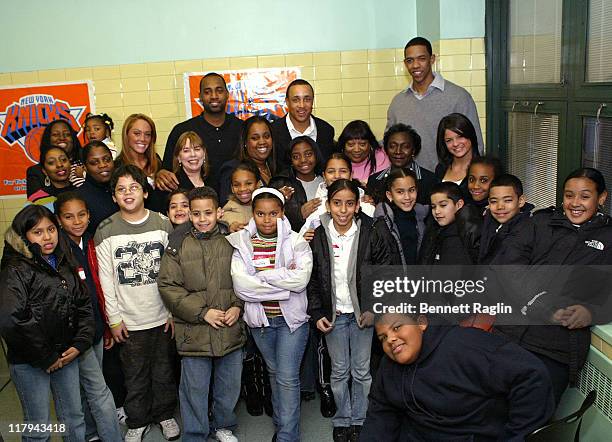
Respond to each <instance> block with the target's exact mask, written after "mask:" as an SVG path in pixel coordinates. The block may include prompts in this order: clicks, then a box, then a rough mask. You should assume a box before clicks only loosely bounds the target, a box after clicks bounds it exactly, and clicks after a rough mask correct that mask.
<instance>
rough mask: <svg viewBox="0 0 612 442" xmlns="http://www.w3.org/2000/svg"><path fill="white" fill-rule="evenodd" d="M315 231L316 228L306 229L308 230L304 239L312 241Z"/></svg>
mask: <svg viewBox="0 0 612 442" xmlns="http://www.w3.org/2000/svg"><path fill="white" fill-rule="evenodd" d="M314 232H315V231H314V229H308V230H306V231H305V232H304V239H305V240H306V241H307V242H310V241H312V238H314Z"/></svg>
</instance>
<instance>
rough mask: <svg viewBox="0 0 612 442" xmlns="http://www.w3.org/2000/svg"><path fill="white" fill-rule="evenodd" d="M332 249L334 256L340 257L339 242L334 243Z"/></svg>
mask: <svg viewBox="0 0 612 442" xmlns="http://www.w3.org/2000/svg"><path fill="white" fill-rule="evenodd" d="M332 250H333V251H334V258H340V246H339V245H338V244H332Z"/></svg>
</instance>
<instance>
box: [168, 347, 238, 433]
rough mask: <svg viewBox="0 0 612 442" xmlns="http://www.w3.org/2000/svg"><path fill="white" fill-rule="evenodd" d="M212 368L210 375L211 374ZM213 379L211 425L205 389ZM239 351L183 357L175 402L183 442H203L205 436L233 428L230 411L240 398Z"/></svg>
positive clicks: (232, 410) (234, 422) (234, 423)
mask: <svg viewBox="0 0 612 442" xmlns="http://www.w3.org/2000/svg"><path fill="white" fill-rule="evenodd" d="M213 366H214V375H213ZM211 376H214V379H213V381H212V382H213V384H212V389H213V393H212V394H213V403H212V417H213V421H212V425H210V423H209V422H208V389H209V385H210V378H211ZM241 376H242V349H239V350H235V351H233V352H231V353H229V354H227V355H225V356H222V357H218V358H208V357H189V356H183V360H182V362H181V383H180V386H179V401H180V406H181V416H182V418H183V435H182V439H181V440H183V441H184V442H191V441H193V442H196V441H200V442H205V441H206V440H208V434H209V432H211V431H216V430H218V429H221V428H228V429H231V430H233V429H234V427H235V426H236V415H235V414H234V408H235V407H236V403H237V402H238V397H239V396H240V377H241Z"/></svg>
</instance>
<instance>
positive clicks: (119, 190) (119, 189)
mask: <svg viewBox="0 0 612 442" xmlns="http://www.w3.org/2000/svg"><path fill="white" fill-rule="evenodd" d="M139 190H142V186H141V185H140V184H132V185H131V186H130V187H128V188H125V187H117V188H116V189H115V193H118V194H119V195H125V194H127V193H136V192H138V191H139Z"/></svg>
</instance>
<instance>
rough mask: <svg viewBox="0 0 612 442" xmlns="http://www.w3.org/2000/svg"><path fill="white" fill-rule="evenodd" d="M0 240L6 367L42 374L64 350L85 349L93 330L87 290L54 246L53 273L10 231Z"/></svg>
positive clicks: (0, 323) (0, 325) (0, 320)
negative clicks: (22, 366) (26, 368)
mask: <svg viewBox="0 0 612 442" xmlns="http://www.w3.org/2000/svg"><path fill="white" fill-rule="evenodd" d="M4 238H5V245H4V255H3V257H2V264H1V265H0V268H1V269H2V270H1V271H0V333H1V334H2V337H3V338H4V340H5V341H6V343H7V346H8V355H7V357H8V361H9V363H11V364H30V365H32V366H34V367H39V368H42V369H47V368H48V367H50V366H51V365H52V364H53V363H54V362H55V361H57V359H58V358H59V357H60V355H61V354H62V353H63V352H64V351H66V350H67V349H68V348H69V347H75V348H76V349H77V350H79V351H80V352H81V353H83V352H84V351H85V350H87V349H88V348H89V347H90V346H91V343H92V341H93V337H94V331H95V326H94V318H93V311H92V306H91V299H90V297H89V294H88V292H87V287H86V286H85V284H84V283H83V281H82V280H81V278H80V277H79V274H78V272H77V270H76V268H75V265H74V264H73V261H72V260H71V259H69V258H68V256H67V255H65V254H64V252H63V250H62V249H61V248H60V246H58V247H57V248H56V253H55V254H56V256H57V269H53V267H51V266H50V265H49V264H48V263H47V262H46V261H45V260H44V259H43V258H42V256H41V255H40V247H39V246H38V245H30V246H29V247H28V245H27V244H26V243H25V242H24V240H23V239H22V238H21V237H20V236H19V235H18V234H17V233H16V232H15V231H14V230H13V229H9V230H8V231H7V232H6V234H5V236H4ZM61 243H62V241H61V240H60V244H61ZM65 247H67V245H66V246H65ZM64 250H68V249H64Z"/></svg>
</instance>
